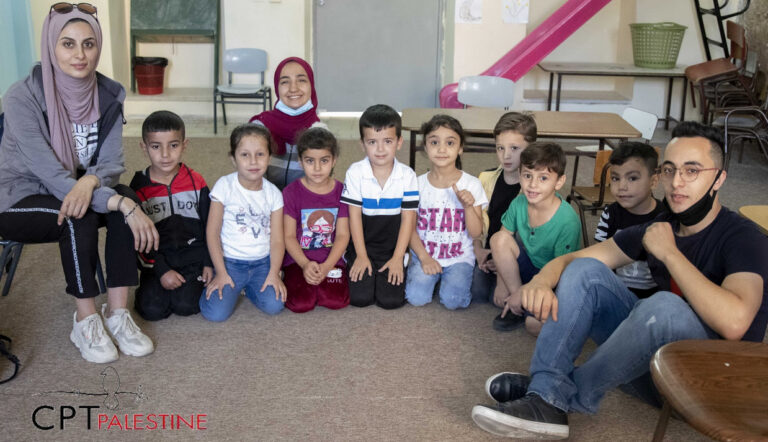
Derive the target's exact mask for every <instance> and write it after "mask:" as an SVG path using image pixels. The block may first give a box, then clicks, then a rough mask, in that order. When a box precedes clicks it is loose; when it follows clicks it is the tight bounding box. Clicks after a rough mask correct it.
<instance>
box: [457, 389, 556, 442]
mask: <svg viewBox="0 0 768 442" xmlns="http://www.w3.org/2000/svg"><path fill="white" fill-rule="evenodd" d="M472 420H473V421H475V424H477V426H478V427H480V428H482V429H483V430H485V431H487V432H489V433H493V434H495V435H497V436H504V437H514V438H518V439H548V440H553V439H566V438H567V437H568V414H567V413H565V412H564V411H561V410H560V409H559V408H557V407H555V406H554V405H550V404H548V403H547V402H546V401H544V399H542V398H541V397H540V396H539V395H537V394H529V395H527V396H525V397H523V398H521V399H518V400H516V401H513V402H506V403H501V404H499V405H498V406H495V407H486V406H484V405H475V406H474V407H473V408H472Z"/></svg>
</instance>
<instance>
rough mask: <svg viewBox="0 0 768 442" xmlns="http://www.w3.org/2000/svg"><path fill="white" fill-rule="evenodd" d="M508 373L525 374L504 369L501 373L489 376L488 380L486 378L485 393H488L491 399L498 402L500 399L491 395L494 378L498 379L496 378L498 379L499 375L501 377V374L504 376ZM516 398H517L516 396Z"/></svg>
mask: <svg viewBox="0 0 768 442" xmlns="http://www.w3.org/2000/svg"><path fill="white" fill-rule="evenodd" d="M506 374H512V375H521V376H522V375H523V374H522V373H514V372H511V371H502V372H501V373H496V374H495V375H493V376H491V377H489V378H488V379H486V380H485V394H486V395H487V396H488V397H489V398H491V400H492V401H496V402H499V400H498V399H496V398H495V397H493V395H491V383H492V382H493V381H494V380H496V379H498V378H499V377H501V376H504V375H506ZM515 399H517V398H515Z"/></svg>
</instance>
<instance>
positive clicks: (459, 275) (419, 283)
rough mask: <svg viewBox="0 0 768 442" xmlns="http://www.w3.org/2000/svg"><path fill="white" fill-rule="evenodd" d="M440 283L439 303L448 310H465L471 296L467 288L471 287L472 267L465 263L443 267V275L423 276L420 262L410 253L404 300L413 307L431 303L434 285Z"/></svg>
mask: <svg viewBox="0 0 768 442" xmlns="http://www.w3.org/2000/svg"><path fill="white" fill-rule="evenodd" d="M438 281H440V291H439V293H440V302H441V303H442V304H443V305H444V306H445V307H446V308H447V309H448V310H456V309H457V308H467V307H468V306H469V301H471V300H472V294H471V293H470V292H469V287H470V286H471V285H472V266H471V265H469V264H467V263H463V262H461V263H456V264H452V265H449V266H446V267H443V273H438V274H436V275H425V274H424V270H422V268H421V261H419V258H417V257H416V254H415V253H411V262H410V263H409V264H408V278H407V282H406V284H405V299H406V300H407V301H408V302H409V303H410V304H411V305H415V306H417V307H418V306H422V305H424V304H429V303H430V302H432V293H433V291H434V289H435V284H437V282H438Z"/></svg>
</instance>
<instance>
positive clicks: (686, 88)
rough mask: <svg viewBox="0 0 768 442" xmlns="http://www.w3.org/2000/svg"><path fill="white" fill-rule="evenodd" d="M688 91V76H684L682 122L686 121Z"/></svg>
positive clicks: (681, 107) (681, 108)
mask: <svg viewBox="0 0 768 442" xmlns="http://www.w3.org/2000/svg"><path fill="white" fill-rule="evenodd" d="M687 93H688V77H683V101H682V105H681V106H680V122H681V123H682V122H683V121H685V98H686V94H687Z"/></svg>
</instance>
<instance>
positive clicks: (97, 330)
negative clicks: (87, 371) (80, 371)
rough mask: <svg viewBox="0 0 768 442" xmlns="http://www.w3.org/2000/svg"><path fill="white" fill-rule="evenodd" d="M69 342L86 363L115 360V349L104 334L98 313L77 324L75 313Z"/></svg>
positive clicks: (101, 362) (102, 362)
mask: <svg viewBox="0 0 768 442" xmlns="http://www.w3.org/2000/svg"><path fill="white" fill-rule="evenodd" d="M69 340H70V341H72V343H73V344H75V347H77V348H78V349H79V350H80V355H82V356H83V359H85V360H86V361H88V362H96V363H98V364H104V363H107V362H112V361H116V360H117V356H118V355H117V349H116V348H115V344H113V343H112V340H111V339H109V336H107V334H106V332H104V324H103V323H102V322H101V316H99V314H98V313H94V314H92V315H89V316H86V317H85V319H83V320H82V321H80V322H78V321H77V312H75V316H74V318H72V333H70V334H69Z"/></svg>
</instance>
